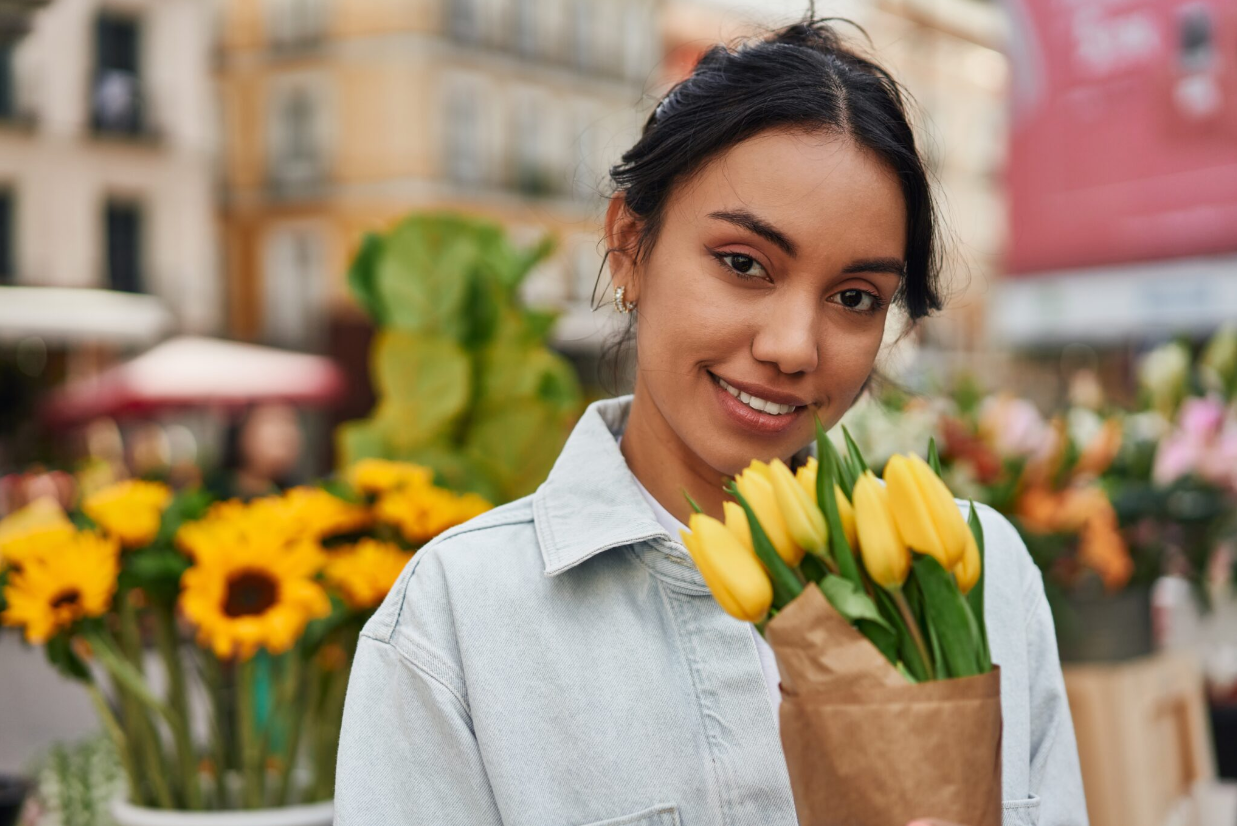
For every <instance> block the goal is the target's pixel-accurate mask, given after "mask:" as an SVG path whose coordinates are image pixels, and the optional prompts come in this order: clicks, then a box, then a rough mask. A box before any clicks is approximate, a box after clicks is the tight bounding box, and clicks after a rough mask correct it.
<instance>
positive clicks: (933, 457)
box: [928, 437, 941, 476]
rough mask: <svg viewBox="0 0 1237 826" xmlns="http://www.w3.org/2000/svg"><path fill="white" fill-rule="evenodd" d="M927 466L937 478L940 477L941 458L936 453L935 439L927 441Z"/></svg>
mask: <svg viewBox="0 0 1237 826" xmlns="http://www.w3.org/2000/svg"><path fill="white" fill-rule="evenodd" d="M928 464H929V465H931V466H932V470H933V471H934V472H935V473H936V475H937V476H940V475H941V457H940V456H939V455H938V454H937V452H936V437H932V438H929V439H928Z"/></svg>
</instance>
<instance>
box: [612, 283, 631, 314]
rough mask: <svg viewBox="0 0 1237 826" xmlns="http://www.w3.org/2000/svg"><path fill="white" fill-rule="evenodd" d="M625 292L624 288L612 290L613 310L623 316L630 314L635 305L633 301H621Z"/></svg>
mask: <svg viewBox="0 0 1237 826" xmlns="http://www.w3.org/2000/svg"><path fill="white" fill-rule="evenodd" d="M625 292H627V288H626V287H615V288H614V309H616V310H618V311H619V312H620V313H622V314H623V315H626V314H627V313H630V312H631V311H632V310H634V309H636V304H635V302H634V301H624V300H623V293H625Z"/></svg>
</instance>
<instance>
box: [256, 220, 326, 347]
mask: <svg viewBox="0 0 1237 826" xmlns="http://www.w3.org/2000/svg"><path fill="white" fill-rule="evenodd" d="M325 275H326V255H325V244H324V243H323V239H322V235H321V233H320V232H318V231H317V230H315V229H312V228H306V227H298V228H295V229H285V230H281V231H279V232H277V233H275V234H274V235H273V236H271V239H270V241H269V244H268V246H267V252H266V267H265V273H264V276H263V279H262V285H263V289H262V335H263V338H264V339H265V340H266V342H267V343H269V344H273V345H276V346H279V347H288V348H292V349H298V350H299V349H306V350H316V349H319V348H320V347H321V345H322V344H323V343H324V339H325V329H326V318H325V317H326V314H325V308H326V278H325Z"/></svg>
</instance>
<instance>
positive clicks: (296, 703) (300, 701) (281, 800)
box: [276, 648, 317, 806]
mask: <svg viewBox="0 0 1237 826" xmlns="http://www.w3.org/2000/svg"><path fill="white" fill-rule="evenodd" d="M288 656H289V657H290V658H291V659H290V661H289V663H288V674H287V675H285V681H284V687H285V697H284V699H285V703H284V704H283V705H282V709H287V717H285V719H286V720H287V721H288V742H287V747H286V749H285V751H284V761H283V766H282V767H281V768H280V775H279V790H278V797H276V802H277V805H280V806H286V805H288V802H289V801H288V795H289V794H290V793H291V789H292V773H293V771H295V769H296V755H297V751H298V750H299V749H300V746H301V729H302V728H304V727H303V726H302V725H301V717H302V716H303V715H304V712H305V695H304V692H302V691H301V690H300V689H301V674H302V672H303V668H302V665H303V660H302V656H303V654H302V652H301V650H300V649H299V648H294V649H293V650H292V651H291V652H289V654H288ZM316 684H317V681H316V680H313V681H311V682H310V685H311V686H313V685H316ZM312 694H313V692H311V696H312ZM313 701H314V702H317V698H316V697H314V698H313ZM282 709H281V710H282Z"/></svg>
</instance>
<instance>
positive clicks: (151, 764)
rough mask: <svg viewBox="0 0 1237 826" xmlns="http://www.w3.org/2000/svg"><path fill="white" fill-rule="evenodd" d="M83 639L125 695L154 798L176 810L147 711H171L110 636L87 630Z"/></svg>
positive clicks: (127, 718) (136, 747)
mask: <svg viewBox="0 0 1237 826" xmlns="http://www.w3.org/2000/svg"><path fill="white" fill-rule="evenodd" d="M82 636H83V637H84V638H85V639H86V641H87V642H89V643H90V645H91V648H92V649H93V650H94V653H95V656H96V657H97V658H98V660H99V664H100V665H102V666H103V668H104V670H105V671H107V672H108V674H109V675H110V676H111V678H112V679H113V680H114V681H115V682H116V690H117V692H118V693H119V694H120V696H121V704H122V707H123V708H124V712H125V724H126V726H127V729H128V733H129V736H130V737H132V738H133V739H134V752H135V754H136V755H137V759H138V760H139V761H140V762H141V763H142V764H143V767H144V768H145V770H146V774H147V775H148V777H149V779H150V784H151V786H152V788H153V791H154V795H155V797H154V799H155V800H156V801H157V802H158V804H159V805H160V806H162V807H163V808H165V809H171V808H174V807H175V802H174V800H173V797H172V790H171V787H170V786H169V785H168V782H167V777H166V776H165V775H164V764H163V754H162V751H163V750H162V748H161V747H160V744H159V734H158V731H157V730H156V729H155V726H154V723H153V722H152V721H151V719H150V717H149V716H148V715H147V714H146V710H147V708H150V709H154V710H156V711H158V712H159V713H160V714H161V715H164V716H165V717H166V716H167V715H168V714H170V712H169V711H168V710H167V707H166V706H164V705H163V704H162V703H160V702H159V700H158V699H156V698H155V696H154V695H153V694H151V692H150V688H149V687H147V685H146V681H145V679H144V678H143V677H142V674H141V673H140V672H139V671H138V670H137V669H136V668H135V667H134V666H133V664H132V663H131V662H130V661H129V660H127V659H126V658H125V657H124V656H123V655H122V654H121V653H120V651H119V650H118V648H117V646H116V643H114V642H113V641H112V640H111V638H110V635H108V634H106V632H103V633H100V632H98V631H86V632H85V633H83V635H82ZM139 656H140V653H139Z"/></svg>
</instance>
